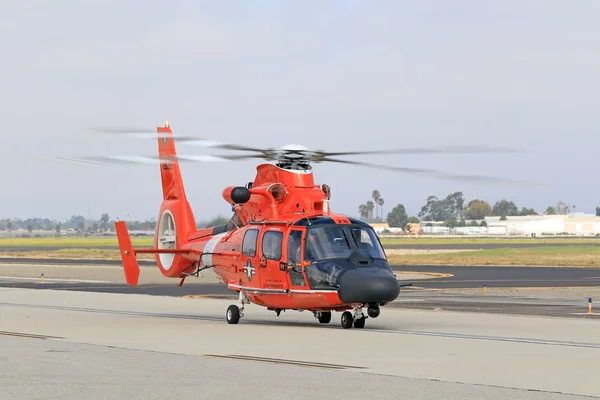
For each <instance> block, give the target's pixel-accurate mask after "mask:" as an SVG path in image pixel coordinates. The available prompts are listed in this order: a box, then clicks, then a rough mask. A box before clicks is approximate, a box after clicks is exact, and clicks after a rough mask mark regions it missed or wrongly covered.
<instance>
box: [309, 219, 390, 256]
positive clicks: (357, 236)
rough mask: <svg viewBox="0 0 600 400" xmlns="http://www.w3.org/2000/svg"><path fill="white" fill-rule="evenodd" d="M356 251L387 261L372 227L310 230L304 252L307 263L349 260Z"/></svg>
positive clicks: (314, 228) (333, 226) (332, 226)
mask: <svg viewBox="0 0 600 400" xmlns="http://www.w3.org/2000/svg"><path fill="white" fill-rule="evenodd" d="M356 251H358V252H366V253H367V254H368V255H369V256H370V257H372V258H374V259H384V260H385V253H384V252H383V249H382V248H381V245H380V244H379V241H378V240H377V236H376V234H375V231H373V229H372V228H371V227H366V226H359V225H327V226H319V227H310V228H308V231H307V234H306V247H305V251H304V259H305V260H306V261H309V262H314V261H321V260H332V259H340V258H342V259H347V258H349V257H350V256H351V255H352V254H353V253H355V252H356Z"/></svg>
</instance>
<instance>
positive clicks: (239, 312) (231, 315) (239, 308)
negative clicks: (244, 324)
mask: <svg viewBox="0 0 600 400" xmlns="http://www.w3.org/2000/svg"><path fill="white" fill-rule="evenodd" d="M244 304H250V301H248V298H247V297H246V295H244V293H243V292H242V291H240V294H239V300H238V305H235V304H232V305H230V306H229V307H228V308H227V314H226V317H227V323H228V324H237V323H238V322H239V321H240V318H242V317H243V316H244Z"/></svg>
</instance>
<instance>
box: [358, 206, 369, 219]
mask: <svg viewBox="0 0 600 400" xmlns="http://www.w3.org/2000/svg"><path fill="white" fill-rule="evenodd" d="M358 213H359V214H360V218H362V219H365V220H366V219H367V217H368V216H369V212H368V211H367V205H366V204H361V205H360V206H358Z"/></svg>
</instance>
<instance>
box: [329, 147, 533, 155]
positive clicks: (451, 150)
mask: <svg viewBox="0 0 600 400" xmlns="http://www.w3.org/2000/svg"><path fill="white" fill-rule="evenodd" d="M517 152H521V150H517V149H509V148H501V147H491V146H439V147H412V148H411V147H407V148H397V149H387V150H365V151H343V152H327V151H318V152H317V153H318V154H319V155H321V156H323V157H332V156H352V155H363V154H433V153H438V154H465V153H517Z"/></svg>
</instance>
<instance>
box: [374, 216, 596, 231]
mask: <svg viewBox="0 0 600 400" xmlns="http://www.w3.org/2000/svg"><path fill="white" fill-rule="evenodd" d="M466 222H467V225H470V224H471V222H472V221H466ZM475 222H476V223H477V225H480V224H481V222H482V221H475ZM485 224H486V225H487V226H464V227H456V228H448V227H447V226H445V224H444V221H422V222H421V224H420V229H421V234H425V235H431V234H433V235H436V234H437V235H444V234H445V235H498V236H505V235H520V236H523V235H526V236H532V235H534V236H547V235H579V236H595V235H600V217H597V216H596V215H595V214H585V213H574V214H569V215H531V216H523V217H521V216H515V217H511V216H509V217H506V219H505V220H501V219H500V217H486V218H485ZM376 225H377V226H376V227H375V230H376V231H377V232H378V233H380V232H381V231H383V230H384V229H387V230H388V231H390V232H392V233H399V232H400V229H399V228H389V227H387V228H386V227H385V226H384V224H376Z"/></svg>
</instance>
